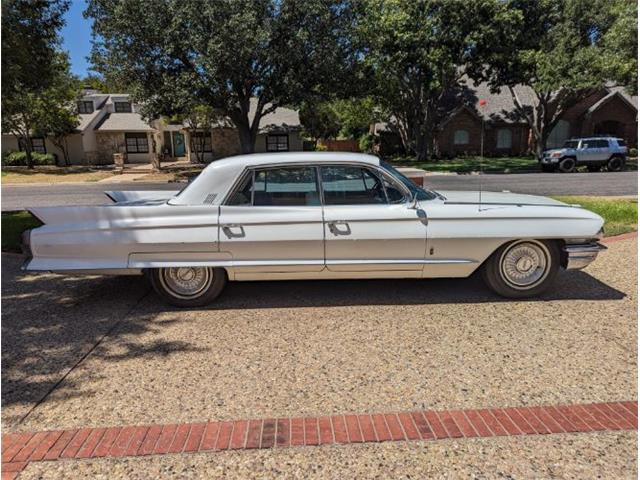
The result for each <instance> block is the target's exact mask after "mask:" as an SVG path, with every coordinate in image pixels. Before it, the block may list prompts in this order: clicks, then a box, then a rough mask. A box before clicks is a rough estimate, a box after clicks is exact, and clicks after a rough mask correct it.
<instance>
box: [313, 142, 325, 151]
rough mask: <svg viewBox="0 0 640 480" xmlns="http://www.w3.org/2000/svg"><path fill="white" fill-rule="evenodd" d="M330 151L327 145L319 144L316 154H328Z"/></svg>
mask: <svg viewBox="0 0 640 480" xmlns="http://www.w3.org/2000/svg"><path fill="white" fill-rule="evenodd" d="M327 150H328V148H327V146H326V145H323V144H322V143H318V144H316V152H326V151H327Z"/></svg>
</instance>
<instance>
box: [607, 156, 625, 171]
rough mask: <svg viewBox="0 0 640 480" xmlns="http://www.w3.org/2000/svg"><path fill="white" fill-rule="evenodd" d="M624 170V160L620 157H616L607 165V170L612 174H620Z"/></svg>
mask: <svg viewBox="0 0 640 480" xmlns="http://www.w3.org/2000/svg"><path fill="white" fill-rule="evenodd" d="M623 168H624V159H623V158H622V157H620V156H618V155H614V156H613V157H611V158H610V159H609V162H608V163H607V170H609V171H610V172H619V171H621V170H622V169H623Z"/></svg>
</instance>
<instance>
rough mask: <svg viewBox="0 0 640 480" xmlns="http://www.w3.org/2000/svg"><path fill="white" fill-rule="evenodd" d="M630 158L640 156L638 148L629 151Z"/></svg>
mask: <svg viewBox="0 0 640 480" xmlns="http://www.w3.org/2000/svg"><path fill="white" fill-rule="evenodd" d="M629 156H630V157H637V156H638V149H637V148H630V149H629Z"/></svg>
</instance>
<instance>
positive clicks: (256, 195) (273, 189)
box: [253, 167, 320, 206]
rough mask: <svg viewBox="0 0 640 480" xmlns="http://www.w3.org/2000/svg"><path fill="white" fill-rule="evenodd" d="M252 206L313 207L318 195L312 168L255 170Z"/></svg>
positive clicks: (318, 199) (317, 201)
mask: <svg viewBox="0 0 640 480" xmlns="http://www.w3.org/2000/svg"><path fill="white" fill-rule="evenodd" d="M253 179H254V180H253V181H254V185H253V205H254V206H315V205H320V194H319V189H318V182H317V178H316V170H315V168H313V167H286V168H268V169H263V170H255V172H254V177H253Z"/></svg>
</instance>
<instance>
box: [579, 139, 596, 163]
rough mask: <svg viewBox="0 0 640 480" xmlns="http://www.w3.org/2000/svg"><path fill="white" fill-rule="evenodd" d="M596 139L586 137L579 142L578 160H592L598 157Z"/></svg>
mask: <svg viewBox="0 0 640 480" xmlns="http://www.w3.org/2000/svg"><path fill="white" fill-rule="evenodd" d="M599 155H600V152H599V149H598V140H593V139H588V140H582V141H581V142H580V149H579V150H578V161H580V162H593V161H596V160H598V159H599Z"/></svg>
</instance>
